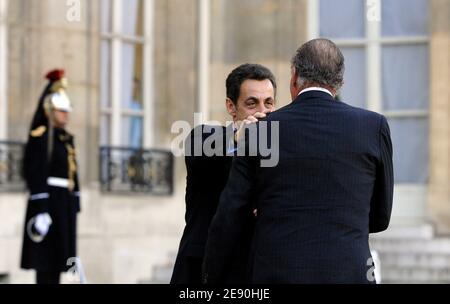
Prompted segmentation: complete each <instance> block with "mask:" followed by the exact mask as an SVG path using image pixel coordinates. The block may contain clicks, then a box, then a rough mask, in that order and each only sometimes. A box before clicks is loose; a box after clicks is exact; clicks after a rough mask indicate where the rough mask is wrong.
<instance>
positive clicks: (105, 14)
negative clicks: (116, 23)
mask: <svg viewBox="0 0 450 304" xmlns="http://www.w3.org/2000/svg"><path fill="white" fill-rule="evenodd" d="M111 4H112V3H111V0H101V19H102V20H101V31H102V32H103V33H109V32H111V28H112V24H111V20H112V5H111Z"/></svg>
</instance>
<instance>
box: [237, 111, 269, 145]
mask: <svg viewBox="0 0 450 304" xmlns="http://www.w3.org/2000/svg"><path fill="white" fill-rule="evenodd" d="M266 116H267V115H266V114H264V113H261V112H256V113H255V114H253V115H250V116H248V117H247V118H246V119H244V120H243V121H238V122H237V123H236V125H237V127H238V130H237V131H236V134H235V135H234V140H235V141H236V142H238V141H239V140H240V139H241V137H242V136H243V135H242V134H244V129H245V126H246V125H249V124H252V123H255V122H258V121H259V120H260V119H263V118H266Z"/></svg>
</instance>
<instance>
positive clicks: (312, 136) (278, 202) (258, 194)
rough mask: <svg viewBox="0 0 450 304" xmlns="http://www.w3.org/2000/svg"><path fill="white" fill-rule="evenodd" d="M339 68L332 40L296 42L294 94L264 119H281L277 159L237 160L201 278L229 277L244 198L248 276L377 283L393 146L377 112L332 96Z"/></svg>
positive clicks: (269, 281)
mask: <svg viewBox="0 0 450 304" xmlns="http://www.w3.org/2000/svg"><path fill="white" fill-rule="evenodd" d="M343 74H344V57H343V55H342V53H341V51H340V50H339V48H338V47H337V46H336V45H335V44H334V43H333V42H331V41H330V40H327V39H315V40H312V41H309V42H307V43H305V44H304V45H303V46H301V47H300V48H299V49H298V50H297V52H296V54H295V56H294V57H293V60H292V77H291V81H290V90H291V95H292V99H293V102H292V103H291V104H289V105H288V106H286V107H283V108H281V109H279V110H278V111H276V112H274V113H272V114H271V115H270V116H269V117H268V118H267V123H268V124H269V128H268V129H269V131H270V130H271V128H270V125H271V122H278V132H279V134H278V135H279V137H278V139H279V142H278V145H279V146H278V148H279V150H278V151H279V161H278V164H277V165H276V166H272V167H264V166H261V160H262V157H261V156H245V157H235V158H234V160H233V165H232V168H231V171H230V177H229V182H228V184H227V186H226V187H225V189H224V191H223V192H222V195H221V198H220V202H219V206H218V209H217V212H216V215H215V217H214V219H213V221H212V223H211V225H210V230H209V235H208V241H207V245H206V252H205V259H204V267H203V282H204V283H208V284H216V283H218V282H220V281H221V279H222V277H223V276H225V275H227V272H228V265H229V264H230V262H231V259H232V258H231V254H230V252H231V251H232V250H234V248H235V246H236V243H235V239H237V238H238V236H239V235H240V234H241V233H242V229H243V227H244V225H245V217H244V214H243V212H245V210H246V209H247V207H246V206H248V205H249V204H252V205H253V204H255V206H256V208H257V209H258V217H257V220H256V224H255V230H254V237H253V242H252V255H251V259H252V260H251V262H250V264H251V265H252V268H251V270H250V271H251V273H250V278H251V282H252V283H258V284H303V283H319V284H321V283H326V284H328V283H375V280H374V277H373V273H371V271H373V265H372V263H371V254H370V248H369V240H368V239H369V233H375V232H380V231H383V230H385V229H387V227H388V225H389V221H390V215H391V209H392V197H393V183H394V181H393V169H392V144H391V139H390V131H389V126H388V123H387V121H386V118H385V117H384V116H382V115H380V114H377V113H374V112H370V111H366V110H363V109H359V108H355V107H352V106H349V105H347V104H345V103H343V102H340V101H337V100H336V99H335V96H336V93H337V91H338V90H339V89H340V87H341V86H342V83H343ZM260 124H262V123H257V124H256V125H257V127H258V128H259V127H260V126H259V125H260ZM259 135H261V134H259ZM258 155H259V154H258Z"/></svg>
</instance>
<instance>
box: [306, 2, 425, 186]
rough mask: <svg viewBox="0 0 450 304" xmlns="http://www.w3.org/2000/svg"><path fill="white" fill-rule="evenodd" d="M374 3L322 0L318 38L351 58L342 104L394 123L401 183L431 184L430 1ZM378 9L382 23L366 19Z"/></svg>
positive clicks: (319, 7) (396, 163)
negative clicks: (429, 113)
mask: <svg viewBox="0 0 450 304" xmlns="http://www.w3.org/2000/svg"><path fill="white" fill-rule="evenodd" d="M313 1H315V0H313ZM371 3H377V1H372V2H370V1H362V0H342V1H335V0H320V1H319V4H318V5H317V4H316V7H317V12H316V13H317V15H318V18H319V21H318V34H319V35H320V36H321V37H327V38H330V39H332V40H333V41H335V42H336V43H337V44H338V45H339V47H340V48H341V50H342V52H343V54H344V56H345V59H346V72H345V84H344V86H343V88H342V91H341V97H342V99H343V100H344V101H345V102H347V103H349V104H352V105H354V106H358V107H363V108H367V109H370V110H374V111H378V112H382V113H383V114H384V115H385V116H386V117H387V118H388V120H389V124H390V127H391V133H392V140H393V142H394V144H395V147H394V148H395V149H394V167H395V168H394V170H395V180H396V183H399V184H426V183H427V180H428V107H429V106H428V105H429V59H428V57H429V56H428V37H427V35H428V1H427V0H381V1H379V4H380V5H379V6H377V7H370V6H371V5H372V4H371ZM375 5H376V4H375ZM374 8H375V9H378V10H379V13H380V17H381V22H378V21H370V20H368V19H369V18H366V16H367V9H374ZM312 19H314V18H312Z"/></svg>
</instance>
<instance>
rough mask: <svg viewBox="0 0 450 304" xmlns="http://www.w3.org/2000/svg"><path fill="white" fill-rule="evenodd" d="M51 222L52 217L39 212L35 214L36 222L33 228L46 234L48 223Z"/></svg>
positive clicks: (43, 234)
mask: <svg viewBox="0 0 450 304" xmlns="http://www.w3.org/2000/svg"><path fill="white" fill-rule="evenodd" d="M51 224H52V218H51V217H50V214H48V213H41V214H38V215H37V216H36V222H35V223H34V228H36V230H37V231H38V232H39V233H40V234H41V235H42V236H46V235H47V233H48V230H49V228H50V225H51Z"/></svg>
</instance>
